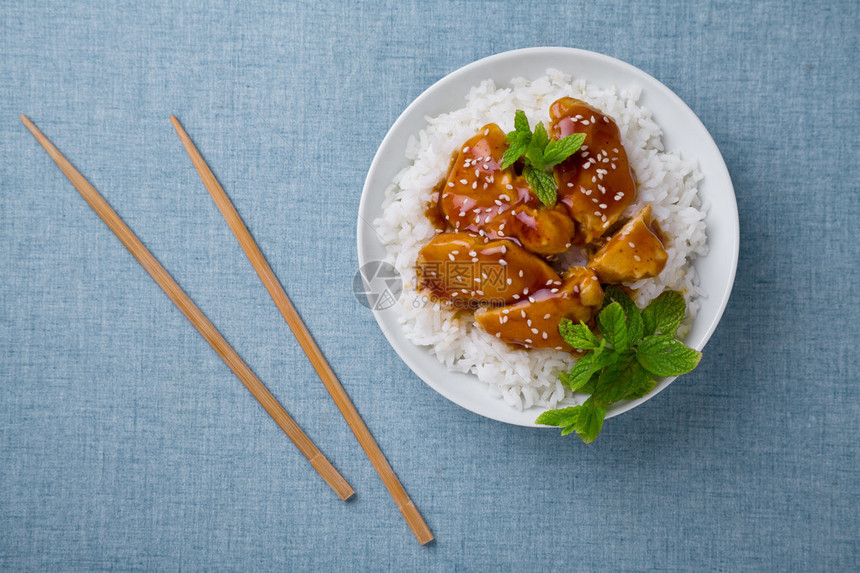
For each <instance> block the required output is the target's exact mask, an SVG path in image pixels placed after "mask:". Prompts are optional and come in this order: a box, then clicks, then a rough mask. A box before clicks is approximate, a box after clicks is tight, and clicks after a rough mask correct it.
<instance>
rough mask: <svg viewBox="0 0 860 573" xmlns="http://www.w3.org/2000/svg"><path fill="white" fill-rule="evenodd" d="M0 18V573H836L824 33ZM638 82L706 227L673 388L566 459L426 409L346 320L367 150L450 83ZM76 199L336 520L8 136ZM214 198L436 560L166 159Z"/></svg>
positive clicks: (839, 95) (723, 25) (571, 19)
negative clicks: (642, 76)
mask: <svg viewBox="0 0 860 573" xmlns="http://www.w3.org/2000/svg"><path fill="white" fill-rule="evenodd" d="M64 4H65V5H60V4H59V3H57V4H45V3H42V2H34V1H33V0H26V1H17V0H13V1H10V0H6V1H5V2H3V3H2V5H0V149H2V154H0V569H3V570H18V569H49V570H57V569H60V570H66V569H69V570H99V569H113V568H116V569H122V570H128V569H143V570H174V569H185V570H197V569H238V570H250V569H259V570H295V571H301V570H344V569H349V570H359V571H361V570H388V569H391V570H397V571H411V570H435V571H451V570H462V571H491V570H495V571H508V570H509V571H548V570H549V571H553V570H558V571H560V570H583V571H591V570H612V571H617V570H625V571H626V570H652V569H659V570H663V569H667V570H730V571H734V570H743V569H756V570H782V571H788V570H807V571H811V570H823V571H856V570H858V568H860V558H858V553H860V548H858V544H860V540H858V536H860V533H858V531H860V519H858V507H860V495H858V492H860V479H858V472H860V470H858V433H860V432H858V430H860V406H858V404H860V401H858V398H860V389H858V388H860V385H858V382H860V381H858V360H857V350H856V339H857V337H858V335H860V329H858V323H860V310H858V309H860V297H859V296H858V290H857V285H858V282H860V272H858V255H860V249H858V240H860V237H858V227H860V225H858V220H860V201H858V191H860V187H858V181H860V170H858V167H860V161H858V151H857V150H858V149H860V137H858V133H860V122H858V117H860V99H858V93H860V83H858V77H860V73H858V64H857V54H858V48H860V46H858V31H857V30H858V28H860V8H858V6H860V4H858V3H857V2H854V1H833V2H800V1H795V2H775V1H764V2H761V1H749V0H746V1H739V2H718V3H708V4H697V3H689V2H683V3H681V2H678V3H672V2H669V3H659V4H652V3H644V2H642V3H634V2H597V3H594V2H564V3H558V2H548V1H547V2H533V3H521V2H467V1H463V0H459V1H450V2H438V3H436V2H420V3H406V2H390V3H374V2H356V3H341V2H329V1H327V0H324V1H318V2H313V3H291V2H285V3H281V2H275V1H270V2H202V3H201V2H190V1H182V2H166V1H161V0H159V1H150V2H141V3H126V2H88V3H81V2H75V3H64ZM538 45H561V46H571V47H579V48H585V49H590V50H595V51H599V52H603V53H606V54H609V55H612V56H615V57H618V58H620V59H622V60H625V61H627V62H630V63H631V64H633V65H636V66H638V67H640V68H642V69H643V70H645V71H646V72H648V73H650V74H651V75H653V76H655V77H656V78H658V79H659V80H661V81H662V82H664V83H665V84H666V85H668V86H669V87H670V88H671V89H673V90H674V91H675V92H676V93H678V95H680V96H681V98H682V99H684V100H685V101H686V102H687V103H688V104H689V105H690V107H691V108H692V109H693V110H694V111H695V112H696V113H697V114H698V115H699V117H700V118H701V119H702V121H703V122H704V124H705V125H706V126H707V127H708V129H709V130H710V132H711V134H712V135H713V137H714V139H715V140H716V142H717V144H718V145H719V147H720V149H721V151H722V153H723V155H724V157H725V160H726V163H727V165H728V168H729V171H730V173H731V175H732V179H733V182H734V185H735V190H736V193H737V197H738V204H739V208H740V226H741V252H740V264H739V268H738V274H737V280H736V283H735V290H734V294H733V296H732V299H731V301H730V303H729V306H728V309H727V311H726V314H725V316H724V318H723V321H722V323H721V324H720V326H719V328H718V330H717V331H716V334H715V335H714V337H713V338H712V340H711V342H710V343H709V344H708V346H707V348H706V351H705V357H704V359H703V361H702V364H701V366H700V367H699V368H698V369H697V370H696V371H695V372H694V373H692V374H690V375H689V376H686V377H684V378H682V379H681V380H679V381H678V382H676V383H675V384H673V385H672V386H671V387H669V388H668V389H667V390H666V391H664V392H663V393H661V394H660V395H659V396H657V397H656V398H654V399H653V400H651V401H649V402H647V403H646V404H644V405H642V406H641V407H639V408H636V409H635V410H634V411H632V412H629V413H627V414H624V415H622V416H620V417H618V418H615V419H613V420H611V421H610V422H608V423H607V424H606V427H605V428H604V431H603V434H602V435H601V436H600V438H599V439H598V440H597V442H595V443H594V444H592V445H591V446H584V445H583V444H581V443H580V442H579V441H578V440H576V439H575V438H572V437H564V438H563V437H561V436H559V435H558V433H557V432H556V431H553V430H541V429H527V428H520V427H514V426H509V425H505V424H501V423H498V422H494V421H490V420H486V419H483V418H480V417H478V416H476V415H474V414H472V413H470V412H468V411H465V410H463V409H461V408H459V407H458V406H456V405H454V404H451V403H449V402H448V401H447V400H445V399H444V398H442V397H440V396H439V395H437V394H436V393H435V392H434V391H433V390H432V389H430V388H429V387H427V386H426V385H424V384H423V383H422V382H421V381H420V380H419V379H418V378H417V377H416V376H415V375H414V374H412V372H411V371H410V370H409V369H408V368H407V367H406V366H405V365H404V364H403V363H402V362H401V360H400V359H399V358H398V356H397V355H396V354H395V353H394V351H393V350H392V349H391V348H390V346H389V345H388V344H387V342H386V340H385V338H384V337H383V335H382V334H381V332H380V330H379V328H378V327H377V325H376V323H375V321H374V319H373V317H372V315H371V313H370V312H369V311H367V310H366V309H365V308H364V307H362V306H360V305H359V304H358V303H356V301H355V299H354V297H353V295H352V286H351V285H352V278H353V275H354V273H355V271H356V252H355V221H356V212H357V208H358V202H359V195H360V190H361V186H362V183H363V180H364V176H365V173H366V171H367V168H368V166H369V164H370V161H371V159H372V157H373V154H374V152H375V150H376V147H377V146H378V145H379V142H380V141H381V140H382V137H383V136H384V134H385V132H386V130H387V129H388V128H389V126H390V125H391V124H392V122H393V121H394V120H395V119H396V117H397V116H398V115H399V113H400V112H401V111H402V110H403V109H404V108H405V107H406V106H407V105H408V104H409V102H410V101H412V99H414V98H415V97H416V96H417V95H418V94H420V93H421V92H422V91H423V90H424V89H425V88H427V87H428V86H429V85H431V84H432V83H433V82H435V81H436V80H438V79H439V78H441V77H442V76H444V75H445V74H447V73H449V72H451V71H453V70H455V69H457V68H458V67H460V66H462V65H464V64H466V63H469V62H471V61H474V60H476V59H479V58H481V57H484V56H487V55H490V54H493V53H497V52H501V51H505V50H509V49H514V48H520V47H527V46H538ZM21 113H26V114H28V115H29V116H30V117H31V119H32V120H33V121H34V122H35V123H36V124H37V125H38V126H39V127H40V128H41V129H42V130H43V131H44V132H45V133H46V134H47V135H48V137H50V138H51V139H52V140H53V141H54V142H55V143H56V144H57V146H58V147H59V148H60V149H61V150H62V151H63V152H64V153H66V154H67V156H68V157H69V159H70V160H71V161H72V162H73V163H75V164H76V165H77V166H78V168H79V169H80V170H81V171H82V172H83V173H84V175H85V176H87V177H88V178H89V179H90V180H91V181H92V183H93V184H94V185H95V186H96V187H97V188H98V189H99V190H100V191H101V192H102V193H103V194H104V196H105V197H106V198H107V199H108V201H109V202H110V203H111V204H112V205H113V206H114V208H115V209H116V210H117V212H118V213H119V214H120V215H121V216H122V217H123V218H124V219H125V220H126V222H127V223H128V224H129V225H130V226H131V227H132V228H133V229H134V230H135V232H136V233H137V234H138V235H139V236H140V237H141V239H142V240H143V241H144V243H146V245H147V246H148V247H149V248H150V249H151V250H152V252H153V253H154V254H155V255H156V257H158V258H159V259H160V261H161V262H162V263H163V264H164V266H165V267H166V268H167V269H168V270H169V271H170V272H171V273H172V274H173V275H174V277H175V278H176V279H177V281H178V282H179V283H180V284H181V285H182V286H183V287H184V288H185V289H186V290H187V292H188V293H189V294H190V295H191V297H192V298H193V299H194V300H195V301H196V302H197V303H198V305H199V306H200V307H201V308H202V309H203V311H204V312H206V313H207V314H208V315H209V317H210V318H211V319H212V321H213V322H214V323H215V324H216V325H217V326H218V327H219V328H220V329H221V330H222V332H223V333H224V335H225V337H226V338H227V339H228V340H229V341H230V342H231V344H233V345H234V346H235V348H236V350H237V351H238V352H239V353H240V354H241V355H242V356H243V357H244V358H245V359H246V361H247V362H248V364H249V365H250V366H251V367H252V368H253V369H254V370H255V372H256V373H257V374H258V375H259V376H260V378H261V379H262V380H263V381H264V382H265V383H266V384H267V385H268V386H269V388H270V389H271V390H272V392H273V393H274V394H275V395H276V396H277V397H278V398H279V399H280V400H281V401H282V402H283V403H284V405H285V406H286V407H287V409H288V410H289V411H290V412H291V413H292V414H293V415H294V417H295V418H296V420H297V421H298V422H299V423H300V424H301V425H302V426H303V427H304V428H305V429H306V430H307V432H308V434H309V435H310V436H311V437H312V438H313V439H314V440H315V441H316V443H317V444H318V445H319V447H320V448H321V449H322V450H323V451H324V452H325V453H326V454H327V455H328V456H329V457H330V459H331V460H332V461H333V462H334V464H335V465H336V466H337V467H338V468H339V469H340V470H341V472H342V473H343V474H344V476H345V477H346V478H347V479H348V480H349V481H350V482H351V483H352V485H353V486H354V487H355V488H356V490H357V496H356V498H355V499H354V500H353V501H351V502H349V503H342V502H340V501H338V500H337V499H336V498H335V496H334V495H333V494H332V493H331V492H330V491H329V490H328V489H327V487H326V486H325V485H324V483H323V482H322V481H321V480H320V479H319V477H317V476H316V474H315V473H313V472H312V471H311V469H310V468H309V466H308V464H307V463H306V462H305V460H304V459H303V458H302V457H301V456H300V454H299V453H298V452H297V450H296V449H295V448H294V447H293V446H292V445H291V444H290V443H289V441H288V440H287V439H286V438H285V436H284V435H283V434H282V433H281V431H280V430H279V429H278V428H277V426H276V425H275V424H274V423H273V422H272V420H271V419H269V418H268V416H267V415H266V414H265V413H264V411H263V410H262V408H260V406H259V405H258V404H257V403H256V402H255V401H254V400H253V399H252V398H251V397H250V395H249V394H248V392H247V391H246V390H245V389H244V388H243V387H242V385H241V384H240V383H239V382H238V381H237V380H236V379H235V378H234V377H233V375H232V374H231V373H230V372H229V370H228V369H227V368H226V367H225V366H224V364H223V363H222V362H221V361H220V360H219V359H218V357H217V356H216V355H215V353H214V352H213V351H212V350H211V349H210V348H209V347H208V345H207V344H206V343H205V342H204V341H203V339H202V338H201V337H200V336H199V335H198V334H197V332H196V331H194V329H193V328H192V327H191V326H190V325H189V324H188V322H187V321H186V320H185V318H184V317H183V316H182V315H181V314H180V313H179V312H178V311H177V310H176V308H175V307H174V306H173V305H172V303H171V302H170V301H169V300H168V299H167V298H166V297H165V296H164V294H163V293H162V292H161V291H160V290H159V289H158V287H157V286H156V285H155V283H154V282H153V281H152V280H151V279H150V278H149V277H148V275H146V273H145V272H144V271H143V270H142V269H141V268H140V266H139V265H138V264H137V263H136V262H135V261H134V259H133V258H132V257H131V256H130V255H129V253H128V252H127V251H126V250H125V249H124V248H123V247H122V246H121V244H120V243H119V241H118V240H117V239H116V238H115V237H114V236H113V235H112V234H111V232H110V231H109V230H108V229H107V228H106V226H105V225H104V224H103V223H102V222H101V221H100V220H99V219H98V218H97V217H96V215H95V214H94V213H93V212H92V211H91V210H90V208H89V207H88V206H87V205H86V204H85V203H84V201H83V200H82V199H81V198H80V196H79V195H78V194H77V193H76V192H75V190H74V189H73V188H72V187H71V185H70V184H69V183H68V182H67V180H66V179H65V178H64V176H63V175H62V174H61V173H60V171H59V170H58V169H57V168H56V167H55V166H54V164H53V163H52V162H51V161H50V159H49V158H48V157H47V155H46V154H45V153H44V152H43V151H42V149H41V148H40V147H38V145H37V144H36V142H35V140H34V139H33V138H32V137H31V136H30V135H29V134H28V133H27V132H26V131H25V129H24V128H23V126H22V125H21V123H20V122H19V121H18V119H17V116H18V115H19V114H21ZM170 114H176V115H177V116H179V117H180V119H181V120H182V121H183V123H184V125H185V127H186V128H187V129H188V131H189V133H190V134H191V136H192V138H194V139H195V141H196V143H197V144H198V146H199V147H200V149H201V151H202V153H203V154H204V155H205V157H206V158H207V160H208V161H209V162H210V164H211V165H212V167H213V170H214V171H215V173H216V175H217V176H218V177H219V178H220V181H221V183H222V184H223V186H224V188H225V189H226V190H227V192H228V193H229V195H230V196H231V198H232V199H233V201H234V203H235V204H236V206H237V208H238V210H239V211H240V213H241V214H242V215H243V217H244V218H245V221H246V223H247V224H248V227H249V228H250V229H251V231H252V233H254V235H255V237H256V238H257V240H258V242H259V244H260V247H261V248H262V250H263V251H264V252H265V253H266V255H267V256H268V259H269V261H270V263H271V265H272V267H273V268H274V270H275V272H276V273H277V275H278V276H279V277H280V279H281V281H282V282H283V284H284V286H285V287H286V289H287V291H288V292H289V293H290V295H291V296H292V298H293V301H294V303H295V305H296V306H297V308H298V309H299V311H300V312H301V314H302V316H303V317H304V319H305V321H306V322H307V325H308V327H309V328H310V330H311V331H312V332H313V334H314V335H315V337H316V339H317V341H318V342H319V344H320V346H321V347H322V348H323V350H324V351H325V353H326V354H327V356H328V358H329V360H330V362H331V365H332V367H333V368H334V370H335V371H336V372H337V373H338V375H339V376H340V378H341V380H342V382H343V384H344V386H345V387H346V389H347V390H348V392H349V393H350V395H351V396H352V398H353V400H354V402H355V404H356V406H357V407H358V409H359V411H360V412H361V413H362V415H363V416H364V419H365V421H366V422H367V424H368V426H369V427H370V428H371V429H372V430H373V431H374V433H375V435H376V437H377V439H378V441H379V444H380V446H381V447H382V449H383V450H384V451H385V452H386V454H387V455H388V458H389V460H390V461H391V463H392V465H393V466H394V468H395V470H396V471H397V473H398V474H399V476H400V477H401V479H402V481H403V483H404V485H405V487H406V488H407V490H408V491H409V492H410V494H411V495H412V497H413V499H414V501H415V503H416V505H417V506H418V507H419V508H420V510H421V511H422V513H423V514H424V516H425V518H426V520H427V522H428V524H429V525H430V527H431V528H432V530H433V532H434V533H435V535H436V537H437V541H436V542H435V543H433V544H431V545H429V546H426V547H420V546H419V545H418V544H417V543H416V542H415V540H414V538H413V536H412V534H411V533H410V532H409V530H408V529H407V527H406V525H405V524H404V522H403V520H402V518H401V516H400V514H399V512H398V510H397V509H396V507H395V505H394V503H393V502H392V501H391V499H390V498H389V496H388V494H387V492H386V490H385V489H384V487H383V486H382V484H381V482H380V480H379V479H378V478H377V476H376V474H375V472H374V471H373V468H372V467H371V465H370V463H369V461H368V460H367V458H366V457H365V456H364V454H363V453H362V452H361V450H360V449H359V448H358V446H357V443H356V441H355V439H354V437H353V436H352V434H351V432H350V431H349V429H348V428H347V426H346V424H345V423H344V422H343V420H342V418H341V417H340V415H339V413H338V411H337V409H336V408H335V406H334V404H333V403H332V401H331V400H330V399H329V397H328V395H327V394H326V392H325V390H324V389H323V387H322V385H321V384H320V383H319V381H318V380H317V378H316V376H315V374H314V372H313V370H312V369H311V367H310V365H309V363H308V361H307V359H306V358H305V357H304V355H303V354H302V352H301V350H300V349H299V347H298V345H297V344H296V342H295V340H294V339H293V337H292V335H291V334H290V332H289V330H288V329H287V327H286V325H285V324H284V322H283V320H282V319H281V317H280V316H279V315H278V313H277V311H276V309H275V307H274V305H273V304H272V302H271V300H270V299H269V297H268V295H267V294H266V291H265V290H264V288H263V286H262V285H261V283H260V281H259V280H258V279H257V277H256V275H255V274H254V273H253V271H252V269H251V267H250V265H249V263H248V261H247V260H246V258H245V256H244V254H243V253H242V251H241V249H240V247H239V246H238V244H237V242H236V240H235V239H234V238H233V236H232V234H231V233H230V231H229V229H228V228H227V226H226V224H225V223H224V221H223V220H222V218H221V215H220V214H219V213H218V211H217V210H216V208H215V206H214V204H213V202H212V200H211V199H210V198H209V196H208V195H207V193H206V192H205V190H204V188H203V187H202V185H201V183H200V181H199V179H198V176H197V174H196V173H195V172H194V170H193V168H192V167H191V165H190V162H189V160H188V157H187V156H186V155H185V152H184V151H183V150H182V148H181V145H180V143H179V141H178V139H177V138H176V135H175V133H174V131H173V129H172V128H171V126H170V123H169V122H168V119H167V118H168V116H169V115H170Z"/></svg>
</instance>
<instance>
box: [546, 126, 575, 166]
mask: <svg viewBox="0 0 860 573" xmlns="http://www.w3.org/2000/svg"><path fill="white" fill-rule="evenodd" d="M583 141H585V134H584V133H574V134H572V135H568V136H567V137H562V138H561V139H556V140H553V141H550V142H549V143H548V144H547V146H546V149H544V153H543V162H544V165H546V166H547V167H552V166H553V165H558V164H559V163H561V162H562V161H564V160H565V159H567V158H568V157H570V156H571V155H573V154H574V153H576V152H577V151H579V148H580V147H581V146H582V142H583Z"/></svg>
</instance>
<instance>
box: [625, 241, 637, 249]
mask: <svg viewBox="0 0 860 573" xmlns="http://www.w3.org/2000/svg"><path fill="white" fill-rule="evenodd" d="M627 244H628V245H630V248H631V249H635V248H636V245H635V244H633V243H631V242H630V241H627Z"/></svg>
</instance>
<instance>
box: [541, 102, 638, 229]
mask: <svg viewBox="0 0 860 573" xmlns="http://www.w3.org/2000/svg"><path fill="white" fill-rule="evenodd" d="M549 114H550V118H551V119H552V121H551V124H550V129H549V134H550V137H551V138H553V139H561V138H562V137H566V136H568V135H571V134H573V133H584V134H585V141H584V142H583V144H582V147H581V148H580V150H579V151H578V152H577V153H574V154H573V155H571V156H570V157H568V158H567V159H566V160H564V161H562V162H561V163H559V164H558V165H556V167H555V170H554V171H555V180H556V183H557V185H558V200H559V202H560V203H562V204H563V205H565V207H567V210H568V212H569V213H570V216H571V217H573V219H574V220H575V221H576V222H577V231H576V237H575V239H574V243H575V244H577V245H585V244H588V243H591V242H593V241H594V240H595V239H597V238H599V237H601V236H602V235H603V234H604V233H605V232H606V230H607V229H609V227H611V226H612V225H613V224H614V223H615V222H616V221H617V220H618V218H619V217H620V216H621V213H622V212H623V211H624V209H625V208H626V207H627V206H628V205H629V204H630V203H631V202H632V201H633V199H635V197H636V184H635V183H634V180H633V173H632V171H631V170H630V165H629V164H628V162H627V153H626V152H625V151H624V146H623V145H621V134H620V132H619V130H618V126H617V125H616V124H615V121H614V120H613V119H612V118H610V117H609V116H607V115H604V114H603V113H601V112H600V111H599V110H597V109H596V108H594V107H592V106H590V105H588V104H587V103H585V102H584V101H580V100H577V99H573V98H570V97H565V98H561V99H560V100H558V101H556V102H554V103H553V104H552V105H551V106H550V110H549Z"/></svg>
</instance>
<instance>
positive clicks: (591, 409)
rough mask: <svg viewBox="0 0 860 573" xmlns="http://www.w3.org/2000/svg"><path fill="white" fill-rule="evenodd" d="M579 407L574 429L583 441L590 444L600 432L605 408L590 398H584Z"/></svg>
mask: <svg viewBox="0 0 860 573" xmlns="http://www.w3.org/2000/svg"><path fill="white" fill-rule="evenodd" d="M580 408H581V409H580V411H579V415H578V416H577V417H576V423H575V424H574V430H575V431H576V433H577V435H579V437H580V438H581V439H582V441H583V442H585V443H586V444H590V443H591V442H593V441H594V440H595V439H597V435H598V434H600V429H601V428H602V427H603V419H604V418H605V417H606V408H603V407H601V406H598V405H596V404H595V403H594V400H593V399H592V398H589V399H588V400H586V401H585V402H584V403H583V404H582V406H581V407H580Z"/></svg>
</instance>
